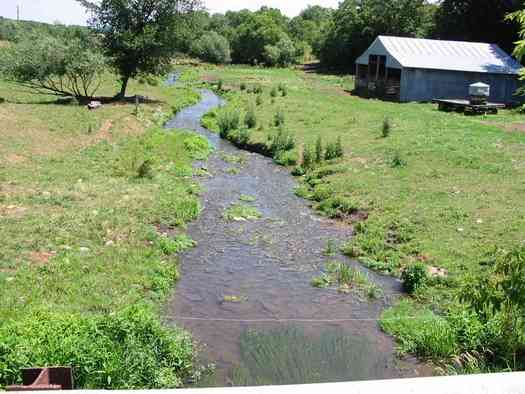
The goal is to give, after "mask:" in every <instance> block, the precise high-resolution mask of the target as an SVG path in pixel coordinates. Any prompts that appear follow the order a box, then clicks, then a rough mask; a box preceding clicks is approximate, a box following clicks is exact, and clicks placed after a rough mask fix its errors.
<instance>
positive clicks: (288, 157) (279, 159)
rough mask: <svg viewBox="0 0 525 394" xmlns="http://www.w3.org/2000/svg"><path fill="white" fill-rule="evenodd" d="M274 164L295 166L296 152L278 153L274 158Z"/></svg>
mask: <svg viewBox="0 0 525 394" xmlns="http://www.w3.org/2000/svg"><path fill="white" fill-rule="evenodd" d="M274 160H275V163H277V164H279V165H281V166H294V165H296V164H297V161H298V157H297V152H296V151H294V150H288V151H280V152H278V153H277V154H276V156H275V159H274Z"/></svg>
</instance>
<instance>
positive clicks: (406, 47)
mask: <svg viewBox="0 0 525 394" xmlns="http://www.w3.org/2000/svg"><path fill="white" fill-rule="evenodd" d="M374 46H375V47H381V46H382V47H384V50H385V51H386V52H388V53H389V54H390V55H391V56H392V57H394V58H395V59H396V60H397V62H398V63H399V64H400V65H401V66H402V67H409V68H427V69H436V70H453V71H467V72H481V73H494V74H518V73H519V71H520V69H521V68H522V66H521V64H520V63H518V62H517V61H516V60H515V59H514V58H512V57H511V56H509V55H508V54H507V53H506V52H505V51H503V50H502V49H501V48H500V47H499V46H497V45H496V44H486V43H477V42H465V41H442V40H426V39H420V38H406V37H390V36H379V37H378V38H377V39H376V41H375V42H374V43H373V44H372V46H371V47H370V48H369V50H368V51H367V52H365V54H363V56H362V57H361V58H360V59H358V63H361V64H363V60H365V59H362V58H363V57H364V56H365V55H366V63H365V64H367V63H368V54H370V53H371V52H369V51H371V49H372V48H373V47H374ZM381 49H382V48H381ZM359 60H361V61H359Z"/></svg>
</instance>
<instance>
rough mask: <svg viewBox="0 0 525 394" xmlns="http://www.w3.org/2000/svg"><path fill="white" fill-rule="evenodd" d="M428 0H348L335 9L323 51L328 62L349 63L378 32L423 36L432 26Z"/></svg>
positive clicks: (323, 58) (329, 64) (331, 63)
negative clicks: (429, 18) (426, 29)
mask: <svg viewBox="0 0 525 394" xmlns="http://www.w3.org/2000/svg"><path fill="white" fill-rule="evenodd" d="M427 6H428V3H427V2H426V1H425V0H345V1H343V2H342V3H341V4H340V5H339V8H338V9H337V10H336V11H335V13H334V16H333V19H332V22H331V24H330V26H329V27H328V29H327V33H326V36H325V38H324V41H323V44H322V47H321V51H320V55H321V61H322V62H323V63H324V64H325V65H328V66H349V65H352V64H353V63H354V61H355V59H356V58H357V57H358V56H359V55H361V53H362V52H364V51H365V50H366V48H367V47H368V46H369V45H370V44H371V43H372V42H373V41H374V40H375V38H376V37H377V36H378V35H381V34H384V35H397V36H403V37H420V36H423V35H424V29H423V27H424V26H425V28H428V26H426V24H427V23H428V10H427Z"/></svg>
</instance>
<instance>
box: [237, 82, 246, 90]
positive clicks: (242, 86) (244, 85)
mask: <svg viewBox="0 0 525 394" xmlns="http://www.w3.org/2000/svg"><path fill="white" fill-rule="evenodd" d="M239 89H240V90H241V91H245V90H246V82H241V84H240V85H239Z"/></svg>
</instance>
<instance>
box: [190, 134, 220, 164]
mask: <svg viewBox="0 0 525 394" xmlns="http://www.w3.org/2000/svg"><path fill="white" fill-rule="evenodd" d="M184 148H185V149H186V151H187V152H188V153H189V155H190V157H191V158H192V159H194V160H206V159H207V158H208V156H209V155H210V153H211V152H212V151H213V147H212V146H211V144H210V142H209V141H208V139H207V138H205V137H203V136H201V135H197V134H193V133H191V134H188V135H187V136H186V138H184Z"/></svg>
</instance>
